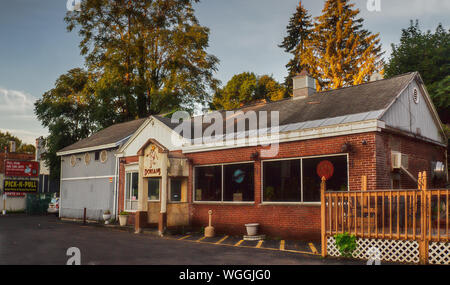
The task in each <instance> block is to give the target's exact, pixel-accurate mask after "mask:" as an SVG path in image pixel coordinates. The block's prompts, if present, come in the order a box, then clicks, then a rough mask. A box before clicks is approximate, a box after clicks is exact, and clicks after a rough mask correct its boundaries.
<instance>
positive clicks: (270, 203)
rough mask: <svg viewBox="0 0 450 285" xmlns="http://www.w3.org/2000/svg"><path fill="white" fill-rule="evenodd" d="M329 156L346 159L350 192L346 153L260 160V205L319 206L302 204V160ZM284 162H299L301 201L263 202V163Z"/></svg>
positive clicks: (348, 174) (307, 203)
mask: <svg viewBox="0 0 450 285" xmlns="http://www.w3.org/2000/svg"><path fill="white" fill-rule="evenodd" d="M330 156H345V157H346V158H347V191H350V185H349V183H348V182H349V179H350V169H349V155H348V153H335V154H324V155H310V156H298V157H288V158H277V159H266V160H261V183H260V185H261V189H260V191H261V205H303V206H319V205H320V201H318V202H303V159H308V158H319V157H330ZM285 160H300V179H301V181H300V189H301V190H300V191H301V201H299V202H276V201H267V202H265V201H264V162H272V161H285Z"/></svg>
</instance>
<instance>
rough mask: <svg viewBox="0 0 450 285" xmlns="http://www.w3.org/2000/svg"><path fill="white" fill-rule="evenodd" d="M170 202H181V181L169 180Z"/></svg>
mask: <svg viewBox="0 0 450 285" xmlns="http://www.w3.org/2000/svg"><path fill="white" fill-rule="evenodd" d="M170 201H172V202H180V201H181V179H170Z"/></svg>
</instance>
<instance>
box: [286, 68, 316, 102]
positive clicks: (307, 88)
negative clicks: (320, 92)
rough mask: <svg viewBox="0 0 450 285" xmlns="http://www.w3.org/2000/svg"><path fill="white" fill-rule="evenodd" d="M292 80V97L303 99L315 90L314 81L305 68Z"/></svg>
mask: <svg viewBox="0 0 450 285" xmlns="http://www.w3.org/2000/svg"><path fill="white" fill-rule="evenodd" d="M292 80H293V83H294V86H293V90H292V91H293V98H294V99H304V98H306V97H308V96H309V95H311V94H313V93H315V92H316V81H315V80H314V78H312V77H311V76H310V75H309V73H308V72H307V71H306V70H305V69H303V70H302V72H300V74H299V75H297V76H295V77H294V78H293V79H292Z"/></svg>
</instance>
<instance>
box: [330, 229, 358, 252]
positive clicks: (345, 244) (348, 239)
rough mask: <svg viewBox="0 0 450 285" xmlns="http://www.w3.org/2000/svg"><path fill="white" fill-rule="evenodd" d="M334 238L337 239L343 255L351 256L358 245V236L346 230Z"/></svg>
mask: <svg viewBox="0 0 450 285" xmlns="http://www.w3.org/2000/svg"><path fill="white" fill-rule="evenodd" d="M334 238H335V239H336V246H337V248H338V250H339V252H340V253H341V255H342V256H344V257H351V256H352V253H353V251H355V249H356V246H357V245H356V236H355V235H350V234H349V233H348V232H345V233H343V234H337V235H335V236H334Z"/></svg>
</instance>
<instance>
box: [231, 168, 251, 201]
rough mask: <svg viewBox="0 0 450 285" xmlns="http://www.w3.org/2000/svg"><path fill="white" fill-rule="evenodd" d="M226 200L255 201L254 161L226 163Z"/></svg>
mask: <svg viewBox="0 0 450 285" xmlns="http://www.w3.org/2000/svg"><path fill="white" fill-rule="evenodd" d="M223 169H224V181H223V183H224V185H223V186H224V192H223V200H224V201H233V202H242V201H254V197H255V188H254V179H253V177H254V166H253V163H246V164H229V165H224V166H223Z"/></svg>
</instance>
